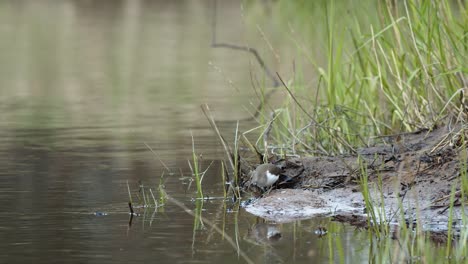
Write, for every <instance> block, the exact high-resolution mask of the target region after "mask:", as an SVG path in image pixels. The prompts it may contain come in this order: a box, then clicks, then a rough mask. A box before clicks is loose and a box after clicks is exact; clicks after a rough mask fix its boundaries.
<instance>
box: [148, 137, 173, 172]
mask: <svg viewBox="0 0 468 264" xmlns="http://www.w3.org/2000/svg"><path fill="white" fill-rule="evenodd" d="M143 143H145V145H146V147H147V148H148V149H149V150H151V152H153V154H154V155H155V156H156V158H157V159H158V161H159V163H161V164H162V165H163V167H164V168H165V169H166V170H167V172H169V173H171V170H170V169H169V167H167V166H166V164H165V163H164V162H163V161H162V160H161V159H160V158H159V155H158V153H156V152H155V151H154V150H153V149H152V148H151V147H150V146H149V145H148V144H146V142H143Z"/></svg>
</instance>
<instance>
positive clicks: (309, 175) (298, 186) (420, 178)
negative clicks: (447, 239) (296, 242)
mask: <svg viewBox="0 0 468 264" xmlns="http://www.w3.org/2000/svg"><path fill="white" fill-rule="evenodd" d="M466 129H467V127H466V126H465V125H463V126H461V125H458V126H456V127H450V126H444V127H440V128H435V129H433V130H421V131H418V132H415V133H405V134H399V135H392V136H386V137H382V140H383V142H393V143H392V144H390V143H387V144H382V145H379V146H374V147H369V148H363V149H360V150H358V153H357V154H356V155H348V156H340V157H305V158H294V159H288V160H286V161H285V160H282V161H280V162H278V163H277V165H280V166H282V167H284V168H285V174H286V175H287V176H289V177H290V180H289V181H288V182H281V183H279V184H277V186H276V187H275V189H274V190H272V191H271V192H270V193H268V194H266V195H264V196H263V197H262V198H260V199H258V200H256V201H255V202H253V203H252V204H250V205H248V206H246V210H247V211H249V212H251V213H253V214H255V215H258V216H260V217H263V218H266V219H268V220H271V221H280V222H284V221H292V220H297V219H303V218H310V217H314V216H317V215H330V216H333V217H335V219H337V220H342V221H346V219H354V220H353V221H355V219H365V217H363V216H366V215H367V212H366V209H365V203H364V199H363V195H362V192H361V185H360V184H359V182H360V179H361V177H362V175H363V174H366V173H367V175H368V176H369V177H368V187H369V191H370V193H371V197H372V198H371V199H372V201H373V205H374V206H375V208H376V210H377V212H379V217H380V218H383V217H385V220H386V222H389V223H394V224H396V223H397V221H398V218H399V217H400V216H401V213H402V212H401V210H403V214H404V216H405V219H406V220H407V223H415V224H416V223H417V224H420V225H423V226H424V229H426V230H432V231H440V230H445V229H446V228H447V223H448V219H449V210H448V208H449V203H450V194H451V192H452V190H454V191H455V201H454V205H455V206H454V211H453V214H454V217H453V220H454V222H453V223H452V224H453V226H454V227H455V229H458V230H459V229H460V228H461V218H462V214H465V215H466V213H467V211H466V209H463V208H466V206H464V207H462V206H461V205H462V204H464V205H466V203H467V201H466V199H465V200H462V199H463V198H462V197H461V191H460V187H461V177H467V176H466V175H467V171H466V169H467V168H466V164H467V157H466V154H467V149H466V145H463V144H462V142H463V140H462V139H463V138H466V136H467V130H466ZM365 172H366V173H365ZM382 205H383V206H382ZM380 208H385V210H384V211H382V210H381V209H380ZM382 220H383V219H382ZM353 221H351V220H349V221H348V222H353ZM364 221H365V220H364ZM355 224H357V223H355Z"/></svg>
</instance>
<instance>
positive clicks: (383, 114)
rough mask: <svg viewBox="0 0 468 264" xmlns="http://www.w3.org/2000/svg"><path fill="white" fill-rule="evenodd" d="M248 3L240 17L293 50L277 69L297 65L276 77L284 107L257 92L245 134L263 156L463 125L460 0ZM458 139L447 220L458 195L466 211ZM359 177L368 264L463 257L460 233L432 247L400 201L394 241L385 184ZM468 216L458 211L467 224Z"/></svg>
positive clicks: (330, 150)
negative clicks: (253, 124) (253, 120)
mask: <svg viewBox="0 0 468 264" xmlns="http://www.w3.org/2000/svg"><path fill="white" fill-rule="evenodd" d="M246 3H247V6H248V8H247V10H248V11H247V15H246V20H247V21H248V22H250V23H255V24H257V25H258V28H261V32H262V33H263V32H265V33H264V34H265V35H266V37H263V38H268V45H269V44H270V43H272V45H273V46H275V43H284V40H285V39H287V40H289V41H290V43H291V47H286V48H283V50H287V51H290V50H293V54H294V56H293V57H292V56H290V54H291V52H289V53H286V52H284V53H285V54H288V55H289V56H286V55H284V56H283V57H282V60H283V61H282V63H283V64H285V62H284V61H287V60H290V61H294V69H293V70H292V71H291V70H285V69H284V68H283V69H280V70H279V71H278V74H279V76H280V77H281V79H282V84H283V87H282V88H279V89H282V90H283V91H282V92H284V94H285V95H286V96H285V97H284V101H283V102H282V105H273V103H271V105H270V102H269V101H268V100H267V98H266V96H265V94H266V93H265V92H264V90H265V89H266V88H265V87H259V88H257V89H259V90H260V91H261V92H258V93H257V94H258V95H259V101H260V102H261V104H262V112H261V115H260V118H259V119H258V122H259V123H260V126H259V127H258V128H256V129H252V130H251V131H248V132H247V133H253V132H254V133H257V134H259V137H258V140H257V141H256V143H255V144H252V145H254V146H253V147H252V146H249V147H250V148H256V149H259V152H260V153H262V152H263V153H271V152H272V150H273V149H274V148H281V153H283V154H284V153H286V154H294V155H295V154H299V155H302V156H304V155H337V154H342V153H355V152H356V149H357V148H358V147H360V146H368V145H371V144H373V143H375V141H376V139H377V137H378V136H381V135H387V134H394V133H400V132H409V131H415V130H418V129H421V128H429V129H430V128H433V127H434V125H438V124H443V123H444V122H447V121H448V120H450V121H453V122H455V123H458V124H462V125H463V124H466V123H467V122H468V120H467V114H468V113H466V111H465V112H463V108H464V107H466V103H465V105H463V102H462V100H460V99H462V98H463V96H465V97H466V95H463V94H462V89H463V87H466V85H467V83H468V77H467V73H468V67H467V64H466V62H467V61H468V12H467V3H466V1H461V0H440V1H431V0H406V1H390V0H387V1H370V0H368V1H359V0H350V1H344V0H343V1H341V0H331V1H328V0H318V1H288V0H278V1H276V2H272V3H270V4H269V5H268V6H267V7H268V8H265V6H266V4H265V3H261V4H260V3H258V2H254V1H246ZM271 17H274V18H275V19H271ZM254 34H258V32H255V33H254ZM275 36H279V37H277V38H276V39H275ZM275 41H276V42H275ZM275 48H276V47H275ZM265 50H272V49H265ZM281 51H282V50H281V47H279V48H278V50H277V51H276V52H277V53H279V55H278V54H277V53H275V54H266V56H267V57H268V56H271V57H273V55H274V57H281V55H282V54H281ZM286 63H287V62H286ZM271 113H274V116H273V117H272V116H271ZM462 133H465V130H462ZM243 136H245V135H243ZM458 138H459V139H460V140H461V142H462V144H458V145H457V147H458V149H459V150H461V155H460V158H461V159H460V172H461V173H460V178H459V179H458V180H459V182H457V181H454V182H456V184H454V187H453V189H452V192H451V195H450V205H451V206H450V208H449V210H450V211H449V215H450V219H449V221H448V223H451V220H452V217H454V215H453V208H454V207H453V206H454V202H455V195H456V194H460V197H459V198H458V199H460V200H461V201H463V202H462V205H461V206H462V212H464V211H465V208H464V206H465V204H466V199H467V198H466V194H467V192H468V179H467V176H466V170H467V153H466V152H467V151H466V145H465V143H464V135H463V134H462V135H459V137H458ZM262 139H263V140H262ZM265 139H267V140H265ZM265 141H268V144H265V143H264V142H265ZM360 172H361V173H360V175H361V177H360V179H359V182H360V187H361V191H362V194H363V197H364V201H365V204H366V209H367V212H368V214H369V221H368V227H369V229H370V230H371V232H370V233H369V243H370V245H371V249H370V252H369V258H370V261H371V262H377V263H402V262H423V263H445V262H451V263H462V262H465V263H466V262H467V261H468V260H467V259H466V256H467V255H468V249H467V246H466V243H467V242H466V241H467V238H468V234H467V233H468V231H467V229H466V228H462V231H461V234H460V235H459V236H454V235H453V229H452V225H451V224H448V226H447V228H448V232H447V235H448V237H447V243H445V245H443V246H438V245H435V244H434V243H430V238H429V234H428V233H426V231H424V230H423V229H422V227H421V226H420V225H416V226H412V225H409V226H407V225H406V219H405V215H404V213H403V212H404V210H403V205H402V204H401V202H400V210H399V212H398V214H399V215H396V218H395V219H398V221H399V226H400V228H398V238H397V239H392V238H391V236H392V232H391V231H390V228H389V226H388V222H387V221H388V219H386V217H385V213H384V210H383V209H384V208H385V203H384V201H383V190H382V186H381V184H382V182H381V179H379V180H377V181H376V182H377V183H376V186H372V187H373V188H370V187H371V186H370V184H371V183H370V181H369V175H368V173H367V170H366V166H365V165H364V164H362V163H361V171H360ZM458 183H459V184H458ZM379 184H380V186H379ZM456 187H460V188H459V190H460V191H458V192H459V193H457V190H456ZM370 189H372V190H377V191H378V192H380V194H375V193H371V190H370ZM374 196H376V197H374ZM377 196H378V197H377ZM410 220H411V219H410ZM467 220H468V219H467V216H466V215H465V214H463V216H462V222H463V225H464V226H465V227H466V226H467V223H468V221H467ZM330 250H332V249H331V246H330Z"/></svg>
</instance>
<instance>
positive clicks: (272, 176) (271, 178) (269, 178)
mask: <svg viewBox="0 0 468 264" xmlns="http://www.w3.org/2000/svg"><path fill="white" fill-rule="evenodd" d="M266 177H267V181H266V184H265V185H266V186H270V185H273V183H275V182H276V181H277V180H278V178H279V175H276V174H273V173H270V171H269V170H267V171H266Z"/></svg>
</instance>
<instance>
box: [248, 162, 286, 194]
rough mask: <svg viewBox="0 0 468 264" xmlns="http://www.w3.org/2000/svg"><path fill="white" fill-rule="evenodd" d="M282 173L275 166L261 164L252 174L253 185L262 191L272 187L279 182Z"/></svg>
mask: <svg viewBox="0 0 468 264" xmlns="http://www.w3.org/2000/svg"><path fill="white" fill-rule="evenodd" d="M282 172H283V171H282V170H281V169H280V168H278V167H277V166H275V165H273V164H270V163H265V164H261V165H259V166H258V167H257V168H256V169H255V170H254V171H253V172H252V179H251V183H252V184H254V185H256V186H258V187H260V188H262V189H263V188H268V187H271V186H272V185H273V184H275V182H276V181H278V179H279V176H280V175H281V173H282Z"/></svg>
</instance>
